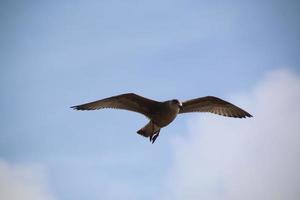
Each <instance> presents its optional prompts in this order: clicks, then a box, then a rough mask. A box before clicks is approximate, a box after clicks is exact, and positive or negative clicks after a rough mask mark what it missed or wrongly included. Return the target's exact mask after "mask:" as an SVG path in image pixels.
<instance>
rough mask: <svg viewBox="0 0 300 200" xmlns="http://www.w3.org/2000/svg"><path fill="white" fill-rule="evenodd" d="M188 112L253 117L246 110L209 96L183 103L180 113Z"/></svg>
mask: <svg viewBox="0 0 300 200" xmlns="http://www.w3.org/2000/svg"><path fill="white" fill-rule="evenodd" d="M188 112H210V113H214V114H218V115H223V116H226V117H238V118H245V117H252V115H250V114H249V113H248V112H246V111H245V110H243V109H241V108H239V107H237V106H235V105H233V104H231V103H229V102H227V101H224V100H222V99H219V98H217V97H212V96H207V97H201V98H197V99H191V100H188V101H185V102H183V103H182V109H181V110H180V111H179V113H188Z"/></svg>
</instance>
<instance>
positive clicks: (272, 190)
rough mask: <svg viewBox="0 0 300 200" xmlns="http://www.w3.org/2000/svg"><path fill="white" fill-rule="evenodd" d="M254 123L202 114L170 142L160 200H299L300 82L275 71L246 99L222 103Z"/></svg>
mask: <svg viewBox="0 0 300 200" xmlns="http://www.w3.org/2000/svg"><path fill="white" fill-rule="evenodd" d="M226 99H228V100H230V101H232V102H234V103H235V104H237V105H239V106H241V107H243V108H245V109H246V110H247V111H249V112H250V113H251V114H253V115H254V118H251V119H241V120H239V119H231V118H222V117H219V116H214V115H209V114H202V115H198V116H196V117H195V118H194V119H192V120H191V121H190V122H189V134H188V137H187V138H186V137H185V138H183V137H178V138H176V139H175V141H174V154H175V156H174V163H173V166H172V168H171V170H170V173H169V175H168V178H167V181H166V186H165V188H164V192H165V193H164V194H163V196H164V198H165V199H174V200H176V199H178V200H179V199H180V200H181V199H185V200H196V199H197V200H199V199H205V200H212V199H220V200H241V199H243V200H253V199H256V200H277V199H280V200H281V199H284V200H296V199H299V198H300V172H299V169H300V120H299V119H300V117H299V116H300V77H299V75H296V74H293V72H291V71H289V70H285V69H283V70H276V71H274V72H271V73H269V74H267V76H266V77H265V78H264V79H263V80H262V81H261V82H260V83H259V84H258V85H257V86H256V87H255V88H254V89H253V90H252V91H250V92H249V93H247V94H246V93H245V94H242V95H233V96H231V98H230V97H228V98H226Z"/></svg>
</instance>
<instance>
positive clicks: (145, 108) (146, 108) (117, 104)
mask: <svg viewBox="0 0 300 200" xmlns="http://www.w3.org/2000/svg"><path fill="white" fill-rule="evenodd" d="M159 103H160V102H158V101H154V100H151V99H147V98H145V97H142V96H139V95H136V94H134V93H127V94H121V95H117V96H113V97H109V98H105V99H101V100H98V101H93V102H90V103H86V104H82V105H77V106H72V107H71V108H73V109H75V110H98V109H103V108H115V109H123V110H129V111H133V112H138V113H141V114H143V115H145V116H146V117H148V118H150V117H151V113H152V112H153V110H155V108H156V107H157V105H158V104H159Z"/></svg>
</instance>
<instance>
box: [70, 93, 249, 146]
mask: <svg viewBox="0 0 300 200" xmlns="http://www.w3.org/2000/svg"><path fill="white" fill-rule="evenodd" d="M71 108H73V109H75V110H98V109H104V108H113V109H123V110H129V111H133V112H137V113H140V114H143V115H145V116H146V117H147V118H148V119H149V120H150V121H149V123H148V124H146V125H145V126H144V127H143V128H141V129H140V130H138V131H137V133H138V134H140V135H142V136H144V137H146V138H147V137H149V139H150V142H151V143H152V144H153V143H154V142H155V140H156V139H157V137H158V136H159V133H160V129H161V128H163V127H166V126H167V125H169V124H170V123H171V122H172V121H173V120H174V119H175V118H176V117H177V115H178V114H183V113H189V112H210V113H214V114H218V115H223V116H226V117H235V118H246V117H252V115H250V114H249V113H248V112H246V111H245V110H243V109H241V108H239V107H237V106H235V105H233V104H231V103H229V102H227V101H224V100H222V99H220V98H217V97H213V96H206V97H200V98H196V99H191V100H187V101H183V102H181V101H179V100H178V99H172V100H168V101H163V102H160V101H155V100H152V99H148V98H145V97H142V96H140V95H137V94H134V93H126V94H121V95H117V96H112V97H108V98H105V99H101V100H98V101H93V102H90V103H85V104H81V105H77V106H72V107H71Z"/></svg>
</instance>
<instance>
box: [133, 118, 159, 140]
mask: <svg viewBox="0 0 300 200" xmlns="http://www.w3.org/2000/svg"><path fill="white" fill-rule="evenodd" d="M159 130H160V127H158V126H157V125H155V124H154V123H153V122H151V121H150V122H149V123H148V124H146V126H144V127H143V128H141V129H140V130H138V131H137V133H138V134H140V135H142V136H144V137H151V136H152V135H154V134H155V133H156V132H158V131H159Z"/></svg>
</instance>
